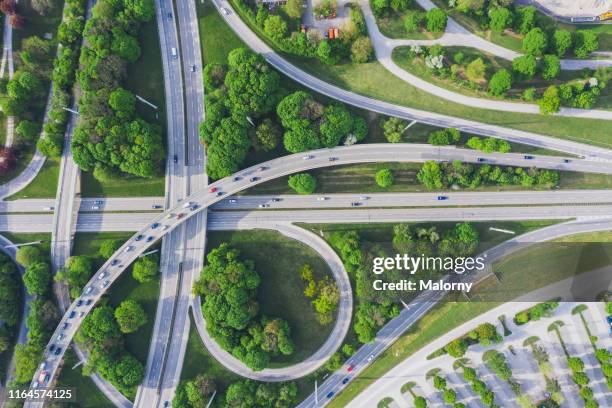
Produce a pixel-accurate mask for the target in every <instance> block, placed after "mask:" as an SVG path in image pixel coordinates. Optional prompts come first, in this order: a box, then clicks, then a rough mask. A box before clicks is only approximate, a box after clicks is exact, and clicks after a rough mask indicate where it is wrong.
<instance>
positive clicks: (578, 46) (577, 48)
mask: <svg viewBox="0 0 612 408" xmlns="http://www.w3.org/2000/svg"><path fill="white" fill-rule="evenodd" d="M598 48H599V42H598V40H597V34H596V33H595V32H594V31H592V30H576V32H575V33H574V54H576V56H577V57H578V58H586V57H588V56H589V55H590V54H591V53H592V52H593V51H597V49H598Z"/></svg>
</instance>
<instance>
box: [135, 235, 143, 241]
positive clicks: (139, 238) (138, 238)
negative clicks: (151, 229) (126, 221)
mask: <svg viewBox="0 0 612 408" xmlns="http://www.w3.org/2000/svg"><path fill="white" fill-rule="evenodd" d="M143 238H144V236H143V235H142V234H140V235H138V236H137V237H136V238H134V241H140V240H141V239H143Z"/></svg>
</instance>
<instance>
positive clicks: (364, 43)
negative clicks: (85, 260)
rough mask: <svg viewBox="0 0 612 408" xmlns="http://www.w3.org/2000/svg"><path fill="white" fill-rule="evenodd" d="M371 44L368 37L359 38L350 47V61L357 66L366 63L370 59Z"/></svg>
mask: <svg viewBox="0 0 612 408" xmlns="http://www.w3.org/2000/svg"><path fill="white" fill-rule="evenodd" d="M372 52H373V49H372V42H371V41H370V38H369V37H365V36H361V37H359V38H357V39H356V40H355V41H354V42H353V45H351V61H353V62H356V63H358V64H360V63H364V62H368V61H369V60H370V59H371V58H372Z"/></svg>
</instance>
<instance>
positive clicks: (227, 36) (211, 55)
mask: <svg viewBox="0 0 612 408" xmlns="http://www.w3.org/2000/svg"><path fill="white" fill-rule="evenodd" d="M196 7H197V12H198V24H199V27H200V44H201V47H202V64H203V65H206V64H226V63H227V54H229V52H230V51H231V50H233V49H234V48H238V47H245V45H244V43H243V42H242V40H241V39H240V38H238V36H237V35H236V34H235V33H234V32H233V31H232V30H231V28H229V27H228V25H227V24H226V23H225V21H224V20H223V19H222V18H221V16H220V15H219V13H218V12H217V9H216V8H215V7H214V6H213V4H212V3H210V2H199V1H198V2H196Z"/></svg>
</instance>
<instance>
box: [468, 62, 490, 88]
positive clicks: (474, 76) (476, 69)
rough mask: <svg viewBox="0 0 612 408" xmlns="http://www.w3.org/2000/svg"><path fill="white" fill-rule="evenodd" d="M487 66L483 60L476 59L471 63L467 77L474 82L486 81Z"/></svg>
mask: <svg viewBox="0 0 612 408" xmlns="http://www.w3.org/2000/svg"><path fill="white" fill-rule="evenodd" d="M485 70H486V66H485V63H484V61H483V60H482V58H476V59H475V60H474V61H472V62H470V63H469V64H468V66H467V68H466V69H465V75H466V76H467V77H468V79H469V80H470V81H472V82H478V81H481V80H483V79H484V76H485Z"/></svg>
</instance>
